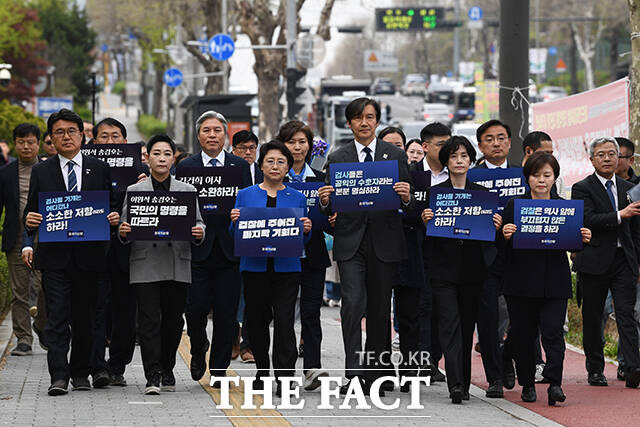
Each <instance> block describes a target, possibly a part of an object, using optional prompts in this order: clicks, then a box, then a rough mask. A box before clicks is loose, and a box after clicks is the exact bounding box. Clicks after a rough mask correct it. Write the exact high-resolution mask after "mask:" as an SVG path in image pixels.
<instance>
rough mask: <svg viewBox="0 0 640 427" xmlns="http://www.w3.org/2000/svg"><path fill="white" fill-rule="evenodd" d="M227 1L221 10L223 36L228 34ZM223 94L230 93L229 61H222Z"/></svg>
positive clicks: (223, 2) (224, 1) (225, 0)
mask: <svg viewBox="0 0 640 427" xmlns="http://www.w3.org/2000/svg"><path fill="white" fill-rule="evenodd" d="M227 1H228V0H222V6H221V8H220V9H221V10H220V26H221V27H222V34H227V28H228V24H227ZM222 93H223V94H225V95H226V94H228V93H229V61H228V60H227V61H222Z"/></svg>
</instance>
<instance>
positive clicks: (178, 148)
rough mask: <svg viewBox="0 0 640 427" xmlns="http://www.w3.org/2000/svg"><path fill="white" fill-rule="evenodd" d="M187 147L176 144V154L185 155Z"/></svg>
mask: <svg viewBox="0 0 640 427" xmlns="http://www.w3.org/2000/svg"><path fill="white" fill-rule="evenodd" d="M186 152H187V146H186V145H184V144H176V153H186Z"/></svg>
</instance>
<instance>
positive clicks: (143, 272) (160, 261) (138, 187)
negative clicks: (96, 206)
mask: <svg viewBox="0 0 640 427" xmlns="http://www.w3.org/2000/svg"><path fill="white" fill-rule="evenodd" d="M169 188H170V189H171V191H196V188H195V187H194V186H193V185H191V184H187V183H184V182H182V181H178V180H177V179H175V178H174V177H171V183H170V185H169ZM127 191H153V185H152V183H151V178H150V177H149V178H147V179H145V180H144V181H142V182H139V183H136V184H133V185H130V186H129V187H128V188H127ZM197 203H198V202H197V200H196V225H197V226H200V227H202V228H203V229H205V225H204V222H203V221H202V216H201V215H200V208H199V207H198V205H197ZM120 221H121V222H126V221H127V200H126V197H125V201H124V206H123V208H122V217H121V219H120ZM203 240H204V239H203ZM203 240H200V241H199V242H196V243H195V244H201V243H202V241H203ZM125 243H126V242H125ZM129 266H130V270H129V282H130V283H132V284H133V283H151V282H161V281H165V280H172V281H176V282H183V283H191V243H190V242H176V241H173V242H150V241H135V242H132V243H131V256H130V258H129Z"/></svg>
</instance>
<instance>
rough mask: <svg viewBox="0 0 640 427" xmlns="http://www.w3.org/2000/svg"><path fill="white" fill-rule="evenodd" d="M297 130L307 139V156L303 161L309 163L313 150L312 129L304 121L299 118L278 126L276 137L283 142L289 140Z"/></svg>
mask: <svg viewBox="0 0 640 427" xmlns="http://www.w3.org/2000/svg"><path fill="white" fill-rule="evenodd" d="M298 132H302V133H303V134H304V136H305V138H306V139H307V145H308V146H309V150H308V151H307V156H306V157H305V159H304V161H305V162H307V163H309V161H310V160H311V152H312V151H313V131H312V130H311V128H310V127H309V125H307V124H306V123H305V122H301V121H300V120H291V121H288V122H287V123H285V124H283V125H282V126H280V130H279V131H278V135H277V136H276V139H277V140H279V141H282V142H283V143H285V142H287V141H291V138H293V136H294V135H295V134H296V133H298ZM285 145H286V144H285Z"/></svg>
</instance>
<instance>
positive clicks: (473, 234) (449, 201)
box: [427, 187, 498, 242]
mask: <svg viewBox="0 0 640 427" xmlns="http://www.w3.org/2000/svg"><path fill="white" fill-rule="evenodd" d="M429 207H430V208H431V210H433V213H434V217H433V218H432V219H431V220H430V221H429V222H428V223H427V236H432V237H448V238H451V239H468V240H485V241H489V242H493V241H494V240H495V237H496V228H495V226H494V225H493V214H494V213H495V212H497V209H498V195H497V194H496V193H491V192H489V191H480V190H457V189H454V188H443V187H432V188H431V191H430V194H429Z"/></svg>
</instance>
